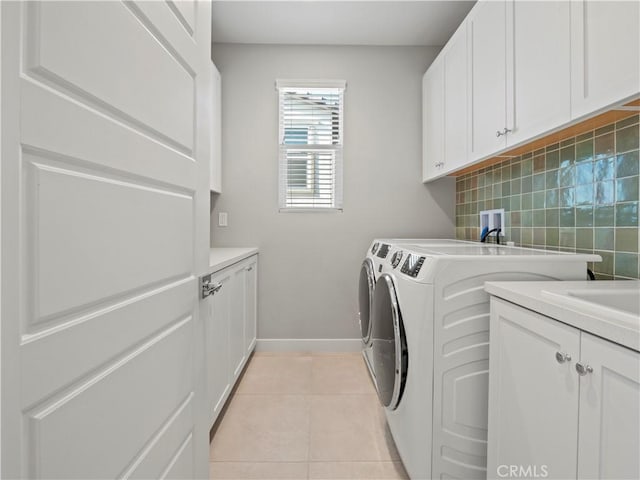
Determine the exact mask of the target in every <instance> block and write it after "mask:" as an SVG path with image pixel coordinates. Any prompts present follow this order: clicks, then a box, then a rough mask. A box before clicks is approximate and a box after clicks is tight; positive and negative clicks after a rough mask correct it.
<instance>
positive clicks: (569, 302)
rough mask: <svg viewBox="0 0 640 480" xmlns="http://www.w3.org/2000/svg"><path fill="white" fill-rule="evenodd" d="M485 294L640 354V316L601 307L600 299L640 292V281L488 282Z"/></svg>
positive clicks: (604, 306)
mask: <svg viewBox="0 0 640 480" xmlns="http://www.w3.org/2000/svg"><path fill="white" fill-rule="evenodd" d="M485 290H486V291H487V292H488V293H489V294H491V295H495V296H496V297H500V298H503V299H505V300H507V301H509V302H512V303H515V304H517V305H521V306H523V307H525V308H527V309H529V310H533V311H535V312H537V313H540V314H542V315H545V316H547V317H551V318H554V319H556V320H559V321H561V322H563V323H566V324H568V325H571V326H574V327H576V328H579V329H580V330H584V331H586V332H589V333H591V334H593V335H597V336H599V337H602V338H605V339H607V340H611V341H613V342H615V343H618V344H620V345H624V346H625V347H627V348H631V349H633V350H636V351H640V316H639V315H638V314H637V313H632V312H629V311H627V310H624V309H622V310H619V309H617V308H612V307H608V306H606V305H603V304H600V303H597V297H598V296H599V295H600V296H601V295H604V296H606V295H607V294H608V295H611V294H613V295H616V294H624V293H625V292H626V293H629V294H632V293H633V292H640V281H633V280H619V281H604V280H603V281H594V282H592V281H575V282H573V281H569V282H561V281H558V282H487V283H485ZM567 292H576V293H579V294H580V295H582V296H583V297H587V298H588V299H583V298H580V297H578V296H572V295H571V294H569V295H567ZM590 294H591V295H590Z"/></svg>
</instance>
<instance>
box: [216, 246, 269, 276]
mask: <svg viewBox="0 0 640 480" xmlns="http://www.w3.org/2000/svg"><path fill="white" fill-rule="evenodd" d="M257 253H258V249H257V248H254V247H248V248H246V247H245V248H212V249H210V250H209V272H210V273H213V272H217V271H219V270H222V269H223V268H226V267H228V266H229V265H233V264H234V263H237V262H239V261H241V260H244V259H245V258H249V257H251V256H253V255H256V254H257Z"/></svg>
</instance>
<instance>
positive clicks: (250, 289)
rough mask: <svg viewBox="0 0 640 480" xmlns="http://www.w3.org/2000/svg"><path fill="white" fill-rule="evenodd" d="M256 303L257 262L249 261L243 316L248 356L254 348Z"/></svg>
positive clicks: (246, 270)
mask: <svg viewBox="0 0 640 480" xmlns="http://www.w3.org/2000/svg"><path fill="white" fill-rule="evenodd" d="M257 301H258V260H257V259H256V257H254V259H252V260H251V262H250V263H249V265H247V267H246V269H245V306H244V310H245V316H244V321H245V324H244V348H245V351H246V353H247V355H250V354H251V352H252V351H253V349H254V348H255V346H256V326H257V320H258V315H257V306H258V305H257Z"/></svg>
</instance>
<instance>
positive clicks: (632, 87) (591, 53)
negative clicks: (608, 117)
mask: <svg viewBox="0 0 640 480" xmlns="http://www.w3.org/2000/svg"><path fill="white" fill-rule="evenodd" d="M570 4H571V5H570V6H571V49H572V52H571V117H572V118H578V117H580V116H582V115H585V114H589V113H593V112H594V111H597V110H598V109H601V108H604V107H607V106H609V105H611V104H615V103H616V102H620V101H621V100H623V99H625V98H627V97H630V96H634V95H636V96H637V95H638V93H639V92H640V30H639V29H638V18H640V4H639V3H638V2H633V1H631V2H627V1H594V0H589V1H585V0H582V1H574V2H570ZM612 26H615V27H612Z"/></svg>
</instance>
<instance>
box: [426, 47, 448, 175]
mask: <svg viewBox="0 0 640 480" xmlns="http://www.w3.org/2000/svg"><path fill="white" fill-rule="evenodd" d="M443 164H444V67H443V65H442V62H441V61H440V60H438V59H436V60H435V62H434V63H432V64H431V66H430V67H429V70H427V73H425V74H424V77H422V181H423V182H426V181H427V180H431V179H432V178H435V177H437V176H438V175H439V174H440V172H441V171H442V167H443Z"/></svg>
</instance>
